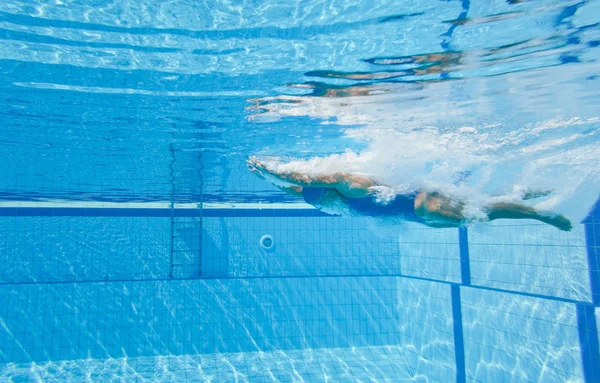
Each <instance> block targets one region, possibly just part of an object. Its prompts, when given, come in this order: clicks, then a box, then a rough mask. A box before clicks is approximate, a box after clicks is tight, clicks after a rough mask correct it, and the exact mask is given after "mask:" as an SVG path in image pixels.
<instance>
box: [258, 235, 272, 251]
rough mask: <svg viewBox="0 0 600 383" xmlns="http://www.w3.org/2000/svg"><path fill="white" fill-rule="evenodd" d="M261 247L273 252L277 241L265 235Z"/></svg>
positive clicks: (261, 239)
mask: <svg viewBox="0 0 600 383" xmlns="http://www.w3.org/2000/svg"><path fill="white" fill-rule="evenodd" d="M260 247H262V248H263V249H265V250H272V249H273V247H275V240H274V239H273V237H272V236H270V235H269V234H267V235H263V236H262V237H261V238H260Z"/></svg>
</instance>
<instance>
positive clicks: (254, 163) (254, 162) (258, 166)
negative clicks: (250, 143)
mask: <svg viewBox="0 0 600 383" xmlns="http://www.w3.org/2000/svg"><path fill="white" fill-rule="evenodd" d="M246 164H247V165H248V170H250V171H251V172H252V173H254V174H255V175H256V176H257V177H258V178H260V179H263V180H264V179H266V175H265V173H269V171H268V170H267V167H266V165H265V164H263V163H262V162H261V161H260V160H259V159H258V158H257V157H256V156H250V157H249V158H248V159H247V160H246Z"/></svg>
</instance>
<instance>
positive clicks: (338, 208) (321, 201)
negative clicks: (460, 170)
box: [247, 157, 572, 231]
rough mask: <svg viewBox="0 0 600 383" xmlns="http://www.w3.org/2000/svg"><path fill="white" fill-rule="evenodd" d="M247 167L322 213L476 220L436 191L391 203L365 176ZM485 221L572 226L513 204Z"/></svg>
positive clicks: (252, 162)
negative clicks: (380, 198) (378, 196)
mask: <svg viewBox="0 0 600 383" xmlns="http://www.w3.org/2000/svg"><path fill="white" fill-rule="evenodd" d="M247 164H248V168H249V170H250V171H251V172H253V173H254V174H255V175H257V176H258V177H260V178H262V179H265V180H267V181H269V182H271V183H273V184H274V185H275V186H277V187H278V188H279V189H281V190H283V191H285V192H287V193H289V194H292V195H296V196H299V197H302V198H304V200H305V201H306V202H307V203H308V204H310V205H313V206H314V207H316V208H317V209H319V210H323V211H326V212H327V211H329V212H331V211H333V212H336V213H339V212H343V213H345V215H355V216H356V215H360V216H369V217H387V218H397V219H400V220H404V221H411V222H418V223H421V224H423V225H427V226H430V227H438V228H439V227H460V226H463V225H465V224H467V223H469V222H472V219H468V218H467V217H466V216H465V214H464V209H465V205H466V203H465V201H460V200H456V199H452V198H450V197H448V196H445V195H444V194H443V193H441V192H438V191H428V190H416V191H414V192H413V193H410V194H406V195H405V194H399V195H396V196H395V198H394V199H393V200H391V201H390V202H389V203H387V204H380V203H377V202H376V201H375V198H374V191H375V190H376V189H375V187H377V186H385V185H381V184H379V183H377V182H375V181H374V180H372V179H371V178H369V177H367V176H363V175H360V174H350V173H341V172H338V173H331V174H321V175H309V174H303V173H299V172H293V171H277V170H274V169H269V168H268V166H267V165H265V164H264V163H263V162H261V161H260V160H259V159H258V158H256V157H250V158H249V159H248V160H247ZM547 194H549V192H539V193H529V194H526V195H525V196H524V198H523V199H524V200H526V199H531V198H537V197H542V196H545V195H547ZM484 212H485V214H486V219H484V220H488V221H493V220H496V219H534V220H537V221H541V222H544V223H546V224H548V225H552V226H554V227H556V228H557V229H559V230H563V231H570V230H571V229H572V225H571V222H570V221H569V220H568V219H567V218H566V217H564V216H562V215H559V214H555V213H552V212H539V211H536V210H535V209H534V208H532V207H530V206H527V205H523V204H519V203H512V202H494V203H489V204H487V205H486V206H485V207H484Z"/></svg>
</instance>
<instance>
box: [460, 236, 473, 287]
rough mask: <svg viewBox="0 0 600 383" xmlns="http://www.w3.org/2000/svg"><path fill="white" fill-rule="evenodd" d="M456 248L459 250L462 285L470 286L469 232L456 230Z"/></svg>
mask: <svg viewBox="0 0 600 383" xmlns="http://www.w3.org/2000/svg"><path fill="white" fill-rule="evenodd" d="M458 246H459V248H460V275H461V278H462V284H463V285H465V286H470V285H471V264H470V263H469V232H468V231H467V228H466V227H459V228H458Z"/></svg>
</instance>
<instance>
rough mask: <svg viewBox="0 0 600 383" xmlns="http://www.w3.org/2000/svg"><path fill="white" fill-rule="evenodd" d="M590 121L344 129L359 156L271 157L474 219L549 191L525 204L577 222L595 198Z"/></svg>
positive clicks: (384, 196) (599, 151)
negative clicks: (358, 145) (370, 182)
mask: <svg viewBox="0 0 600 383" xmlns="http://www.w3.org/2000/svg"><path fill="white" fill-rule="evenodd" d="M598 124H599V119H597V118H588V119H582V118H570V119H566V120H551V121H547V122H541V123H536V124H530V125H527V126H524V127H522V128H521V129H518V130H513V131H506V130H502V129H498V128H496V127H488V126H482V127H468V128H465V127H462V128H457V129H455V130H449V129H439V128H436V127H426V128H418V129H412V128H408V127H403V128H387V129H385V128H372V127H371V126H366V127H365V128H363V129H358V130H357V129H353V130H349V131H348V134H349V135H352V136H353V137H354V138H356V139H359V140H363V141H367V142H369V144H368V148H367V149H366V150H364V151H362V152H354V151H350V150H347V151H346V152H344V153H342V154H334V155H329V156H325V157H313V158H310V159H307V160H300V159H291V160H289V159H283V160H282V159H271V160H270V161H268V162H267V163H268V167H269V168H270V169H272V170H277V171H295V172H301V173H306V174H313V175H314V174H327V173H334V172H349V173H359V174H365V175H368V176H370V177H372V178H373V179H374V180H375V181H376V182H378V183H379V184H381V185H380V186H376V187H375V188H373V190H374V192H375V196H376V199H377V201H378V202H379V203H382V204H386V203H388V202H389V201H390V200H391V199H392V198H393V196H394V195H396V194H406V193H409V192H413V191H416V190H423V189H425V190H436V191H441V192H443V193H445V194H447V195H449V196H451V197H453V198H456V199H459V200H463V201H466V202H467V206H466V209H465V211H466V212H467V214H468V215H469V216H470V217H471V218H473V219H481V218H483V217H484V214H483V211H482V208H483V206H485V205H486V204H488V203H490V201H513V202H516V201H522V198H521V197H522V194H523V190H526V189H527V190H552V191H553V192H552V194H551V195H549V196H548V197H545V198H540V199H535V200H530V201H525V202H523V203H527V204H529V205H531V206H534V207H536V208H537V209H539V210H544V211H553V212H557V213H561V214H564V215H566V216H567V217H569V218H570V219H572V220H574V222H578V221H580V220H582V219H583V218H585V216H586V215H587V214H588V212H589V209H590V208H591V206H592V205H593V203H594V202H595V200H596V198H597V197H598V194H599V192H600V174H599V172H598V160H599V157H600V145H599V142H598V141H599V137H600V128H599V127H598Z"/></svg>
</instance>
